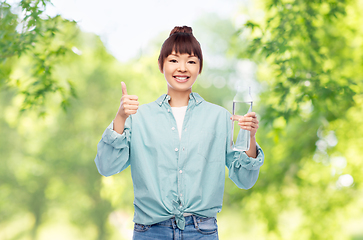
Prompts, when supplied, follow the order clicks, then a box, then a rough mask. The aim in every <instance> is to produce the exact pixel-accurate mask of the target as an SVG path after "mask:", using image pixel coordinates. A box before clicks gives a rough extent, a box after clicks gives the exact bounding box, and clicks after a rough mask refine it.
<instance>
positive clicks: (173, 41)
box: [158, 26, 203, 73]
mask: <svg viewBox="0 0 363 240" xmlns="http://www.w3.org/2000/svg"><path fill="white" fill-rule="evenodd" d="M173 50H174V51H175V52H176V53H180V54H183V53H188V54H194V56H196V57H198V58H199V62H200V68H199V73H201V72H202V67H203V55H202V49H201V47H200V44H199V42H198V41H197V39H196V38H195V37H194V36H193V30H192V28H191V27H188V26H183V27H174V29H173V30H171V32H170V35H169V38H168V39H166V40H165V42H164V43H163V46H162V47H161V50H160V55H159V59H158V61H159V66H160V69H161V70H163V67H164V60H165V58H167V57H168V56H169V55H170V54H171V53H172V52H173Z"/></svg>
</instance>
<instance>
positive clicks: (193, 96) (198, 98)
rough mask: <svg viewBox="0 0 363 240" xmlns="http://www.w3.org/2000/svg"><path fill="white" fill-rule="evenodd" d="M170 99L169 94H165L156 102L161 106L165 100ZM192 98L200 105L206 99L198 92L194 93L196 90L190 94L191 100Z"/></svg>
mask: <svg viewBox="0 0 363 240" xmlns="http://www.w3.org/2000/svg"><path fill="white" fill-rule="evenodd" d="M169 100H170V96H169V95H167V94H163V95H161V96H160V97H159V98H158V99H157V100H156V103H157V104H158V105H159V106H160V107H161V105H163V102H168V101H169ZM191 100H192V101H195V104H196V105H199V104H200V103H201V102H203V101H204V99H203V98H202V97H201V96H200V95H199V94H198V93H194V92H192V93H190V95H189V102H190V101H191Z"/></svg>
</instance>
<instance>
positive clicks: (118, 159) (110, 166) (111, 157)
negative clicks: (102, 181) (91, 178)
mask: <svg viewBox="0 0 363 240" xmlns="http://www.w3.org/2000/svg"><path fill="white" fill-rule="evenodd" d="M130 126H131V117H129V118H127V120H126V123H125V128H124V132H123V133H122V134H119V133H117V132H116V131H114V130H113V122H111V124H110V125H109V126H108V127H107V128H106V130H105V131H104V133H103V135H102V139H101V140H100V142H99V143H98V145H97V155H96V158H95V163H96V166H97V169H98V172H99V173H100V174H101V175H103V176H106V177H108V176H111V175H114V174H116V173H119V172H121V171H122V170H124V169H126V168H127V167H128V166H129V165H130V160H129V156H130V140H131V128H130Z"/></svg>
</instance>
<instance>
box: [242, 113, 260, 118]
mask: <svg viewBox="0 0 363 240" xmlns="http://www.w3.org/2000/svg"><path fill="white" fill-rule="evenodd" d="M244 117H257V115H256V113H255V112H249V113H247V114H245V115H244Z"/></svg>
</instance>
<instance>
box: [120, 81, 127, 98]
mask: <svg viewBox="0 0 363 240" xmlns="http://www.w3.org/2000/svg"><path fill="white" fill-rule="evenodd" d="M121 88H122V96H125V95H127V89H126V84H125V83H124V82H121Z"/></svg>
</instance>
